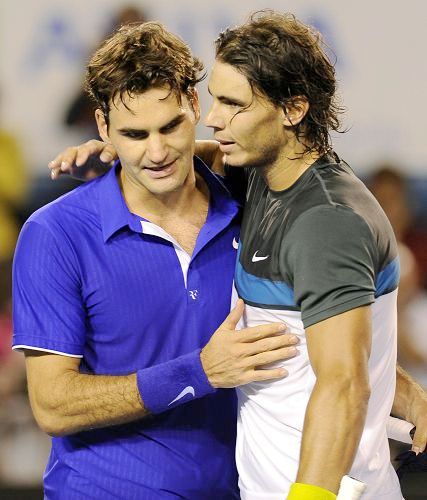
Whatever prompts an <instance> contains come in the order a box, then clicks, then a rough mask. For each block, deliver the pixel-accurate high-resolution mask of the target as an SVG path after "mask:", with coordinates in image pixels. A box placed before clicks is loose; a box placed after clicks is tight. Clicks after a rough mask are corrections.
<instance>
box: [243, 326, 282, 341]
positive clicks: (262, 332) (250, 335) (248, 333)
mask: <svg viewBox="0 0 427 500" xmlns="http://www.w3.org/2000/svg"><path fill="white" fill-rule="evenodd" d="M288 330H289V328H288V326H287V325H286V324H285V323H267V324H266V325H257V326H252V327H250V328H243V329H242V330H239V332H238V335H239V340H240V341H241V342H254V341H256V340H260V339H263V338H265V337H271V336H273V335H278V334H283V333H285V332H287V331H288Z"/></svg>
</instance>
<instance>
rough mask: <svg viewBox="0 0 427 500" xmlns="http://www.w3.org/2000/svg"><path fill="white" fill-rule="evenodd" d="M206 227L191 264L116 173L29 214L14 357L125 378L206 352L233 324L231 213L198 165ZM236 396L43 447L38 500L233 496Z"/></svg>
mask: <svg viewBox="0 0 427 500" xmlns="http://www.w3.org/2000/svg"><path fill="white" fill-rule="evenodd" d="M194 163H195V168H196V170H197V171H198V172H199V173H200V174H201V175H202V176H203V177H204V179H205V181H206V182H207V184H208V187H209V190H210V195H211V199H210V205H209V212H208V216H207V220H206V223H205V225H204V226H203V228H202V230H201V232H200V234H199V236H198V238H197V242H196V247H195V249H194V252H193V255H192V256H191V257H189V256H187V257H188V258H187V262H184V260H185V259H183V257H182V253H181V254H180V252H179V251H177V248H176V245H174V243H173V242H172V241H170V240H169V239H168V238H167V235H162V234H161V231H158V230H157V229H156V228H157V226H156V227H154V225H152V224H150V223H149V222H148V221H145V220H143V219H141V217H139V216H137V215H135V214H132V213H131V212H129V209H128V208H127V206H126V204H125V201H124V199H123V196H122V194H121V192H120V189H119V185H118V182H117V174H118V172H119V169H120V165H117V166H116V167H115V168H114V169H112V170H111V171H110V172H109V173H107V174H106V175H104V176H103V177H100V178H97V179H95V180H94V181H91V182H88V183H86V184H84V185H82V186H80V187H78V188H77V189H75V190H74V191H72V192H70V193H68V194H66V195H65V196H62V197H61V198H59V199H57V200H56V201H54V202H52V203H50V204H49V205H46V206H45V207H43V208H41V209H40V210H38V211H37V212H35V213H34V214H33V215H32V216H31V217H30V218H29V219H28V221H27V222H26V223H25V225H24V227H23V229H22V232H21V234H20V237H19V242H18V245H17V249H16V254H15V261H14V274H13V278H14V283H13V295H14V296H13V298H14V337H13V345H14V348H15V349H16V348H17V349H19V348H29V349H36V350H42V351H48V352H54V353H59V354H62V355H67V356H76V357H80V358H81V367H80V369H81V371H82V372H85V373H92V374H108V375H124V374H129V373H133V372H136V371H137V370H141V369H143V368H148V367H150V366H153V365H158V364H161V363H165V362H167V361H169V360H172V359H175V358H177V357H179V356H182V355H185V354H188V353H191V352H193V351H194V350H196V349H199V348H201V347H203V346H204V345H205V344H206V343H207V342H208V340H209V338H210V336H211V335H212V333H213V332H214V331H215V330H216V329H217V327H218V326H219V325H220V324H221V323H222V321H223V320H224V318H225V317H226V315H227V314H228V312H229V309H230V301H231V289H232V281H233V273H234V265H235V258H236V250H235V249H234V248H233V239H234V238H236V239H238V233H239V224H238V223H239V217H238V212H239V207H238V205H237V203H236V202H235V201H234V200H233V199H232V197H231V195H230V194H229V192H228V191H227V189H226V188H225V187H224V185H223V184H222V182H221V180H220V179H218V178H217V177H216V176H215V175H214V174H213V173H212V172H211V171H210V170H209V169H208V168H207V167H206V166H205V165H204V164H203V163H202V162H201V161H200V160H199V159H197V158H195V161H194ZM235 425H236V412H235V395H234V391H232V390H218V391H216V392H215V393H213V394H210V395H209V396H205V397H203V398H200V399H196V400H191V401H189V402H187V403H184V404H182V405H180V406H177V407H176V408H173V409H171V410H169V411H165V412H163V413H161V414H159V415H155V416H151V417H148V418H146V419H142V420H139V421H135V422H133V423H130V424H126V425H119V426H113V427H108V428H104V429H99V430H92V431H86V432H80V433H77V434H73V435H69V436H66V437H60V438H52V450H51V454H50V458H49V462H48V465H47V468H46V472H45V477H44V485H45V495H46V498H48V499H61V500H68V499H83V498H84V499H99V498H102V499H103V500H106V499H113V498H114V499H126V500H129V499H157V498H177V497H179V498H188V499H219V498H221V499H231V498H238V493H237V475H236V470H235V464H234V444H235Z"/></svg>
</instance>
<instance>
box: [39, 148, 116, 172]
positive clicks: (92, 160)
mask: <svg viewBox="0 0 427 500" xmlns="http://www.w3.org/2000/svg"><path fill="white" fill-rule="evenodd" d="M116 159H117V153H116V150H115V149H114V147H113V146H112V145H111V144H107V143H105V142H102V141H97V140H95V139H92V140H90V141H87V142H85V143H84V144H80V145H79V146H72V147H69V148H67V149H64V151H61V153H59V154H58V155H57V156H56V157H55V158H54V159H53V160H52V161H51V162H49V164H48V167H49V169H50V175H51V178H52V179H54V180H55V179H57V178H58V177H59V176H60V175H62V174H70V175H72V176H73V177H75V178H77V179H81V180H90V179H94V178H95V177H98V176H99V175H102V174H104V173H105V172H107V171H108V170H109V169H110V168H111V167H112V165H113V163H114V161H115V160H116Z"/></svg>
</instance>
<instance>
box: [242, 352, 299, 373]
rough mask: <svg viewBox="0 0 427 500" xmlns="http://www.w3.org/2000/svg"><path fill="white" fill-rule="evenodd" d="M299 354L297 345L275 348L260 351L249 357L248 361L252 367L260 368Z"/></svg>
mask: <svg viewBox="0 0 427 500" xmlns="http://www.w3.org/2000/svg"><path fill="white" fill-rule="evenodd" d="M297 354H298V350H297V348H296V347H282V348H280V349H275V350H274V351H266V352H260V353H258V354H255V355H254V356H251V357H250V358H248V363H249V366H250V367H253V368H258V367H262V366H265V365H269V364H270V363H276V362H277V361H285V360H286V359H290V358H293V357H295V356H296V355H297Z"/></svg>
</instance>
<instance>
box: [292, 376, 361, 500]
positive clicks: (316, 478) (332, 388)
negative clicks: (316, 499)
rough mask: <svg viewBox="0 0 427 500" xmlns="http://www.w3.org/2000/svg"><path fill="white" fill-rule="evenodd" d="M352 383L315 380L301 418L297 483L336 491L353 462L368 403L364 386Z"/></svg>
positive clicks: (358, 381) (358, 380) (358, 382)
mask: <svg viewBox="0 0 427 500" xmlns="http://www.w3.org/2000/svg"><path fill="white" fill-rule="evenodd" d="M354 380H356V381H357V383H353V382H349V383H347V384H346V383H344V382H341V381H340V380H339V379H337V380H332V381H331V380H328V381H326V382H323V383H322V382H321V381H317V383H316V385H315V387H314V389H313V392H312V394H311V397H310V401H309V403H308V406H307V411H306V415H305V421H304V429H303V438H302V444H301V454H300V466H299V469H298V475H297V480H296V481H297V482H299V483H306V484H313V485H316V486H320V487H322V488H325V489H327V490H329V491H332V492H334V493H337V492H338V488H339V483H340V480H341V478H342V476H344V475H345V474H347V473H348V471H349V470H350V467H351V465H352V463H353V460H354V456H355V454H356V450H357V447H358V444H359V441H360V437H361V435H362V431H363V426H364V422H365V417H366V412H367V406H368V400H369V389H368V388H367V386H364V385H363V384H361V383H360V379H357V378H355V379H354Z"/></svg>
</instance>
